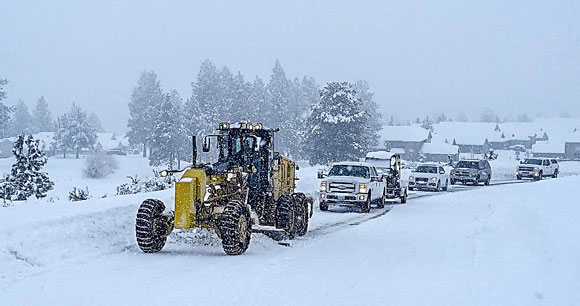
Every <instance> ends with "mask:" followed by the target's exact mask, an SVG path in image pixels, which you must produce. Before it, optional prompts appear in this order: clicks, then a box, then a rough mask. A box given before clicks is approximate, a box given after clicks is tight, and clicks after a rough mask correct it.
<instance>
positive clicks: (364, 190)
mask: <svg viewBox="0 0 580 306" xmlns="http://www.w3.org/2000/svg"><path fill="white" fill-rule="evenodd" d="M358 192H359V193H367V184H360V185H358Z"/></svg>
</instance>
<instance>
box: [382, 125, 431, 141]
mask: <svg viewBox="0 0 580 306" xmlns="http://www.w3.org/2000/svg"><path fill="white" fill-rule="evenodd" d="M379 137H380V144H381V145H382V144H384V143H385V141H409V142H419V141H424V140H427V139H428V138H429V130H426V129H424V128H422V127H420V126H418V125H411V126H389V125H386V126H383V129H382V130H381V131H380V132H379Z"/></svg>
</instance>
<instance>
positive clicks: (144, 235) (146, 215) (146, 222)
mask: <svg viewBox="0 0 580 306" xmlns="http://www.w3.org/2000/svg"><path fill="white" fill-rule="evenodd" d="M164 210H165V204H163V202H161V201H160V200H155V199H147V200H145V201H143V203H141V205H140V206H139V210H138V211H137V219H136V221H135V237H136V238H137V245H139V248H140V249H141V250H142V251H143V252H145V253H156V252H159V251H161V249H163V247H164V246H165V242H166V240H167V235H168V234H169V232H171V228H170V225H169V223H170V220H168V217H167V216H165V215H163V211H164Z"/></svg>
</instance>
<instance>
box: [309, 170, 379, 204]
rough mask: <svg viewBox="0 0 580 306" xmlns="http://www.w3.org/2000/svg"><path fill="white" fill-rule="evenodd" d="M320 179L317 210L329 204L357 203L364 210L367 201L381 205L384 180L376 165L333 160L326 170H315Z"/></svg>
mask: <svg viewBox="0 0 580 306" xmlns="http://www.w3.org/2000/svg"><path fill="white" fill-rule="evenodd" d="M318 178H319V179H322V181H321V182H320V199H319V203H320V210H322V211H326V210H328V208H329V206H331V205H336V206H347V207H360V208H361V211H362V212H365V213H368V212H370V210H371V204H373V203H376V204H377V205H378V206H379V207H383V206H384V202H385V191H386V182H385V180H384V178H383V177H381V176H379V174H378V172H377V169H376V168H375V167H374V166H373V165H371V164H368V163H363V162H341V163H335V164H333V165H332V167H331V168H330V171H329V172H328V174H324V173H322V172H319V173H318Z"/></svg>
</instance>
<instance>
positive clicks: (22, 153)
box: [0, 134, 54, 201]
mask: <svg viewBox="0 0 580 306" xmlns="http://www.w3.org/2000/svg"><path fill="white" fill-rule="evenodd" d="M25 144H26V146H27V150H25V148H24V145H25ZM39 145H40V142H39V141H38V140H34V138H33V137H32V135H30V136H28V137H26V136H24V134H21V135H20V136H18V138H17V139H16V141H15V142H14V147H13V149H12V153H13V154H14V156H15V159H16V163H14V165H12V170H11V172H10V175H9V176H8V177H7V178H6V180H5V181H4V182H3V183H2V184H0V198H3V199H5V200H11V201H24V200H27V199H28V198H30V197H31V196H35V197H36V198H43V197H45V196H46V193H47V192H48V191H49V190H51V189H52V188H53V186H54V183H53V182H52V181H50V179H49V178H48V174H46V173H45V172H41V169H42V167H44V165H46V162H47V158H46V155H45V154H44V152H42V151H41V150H40V146H39Z"/></svg>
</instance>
